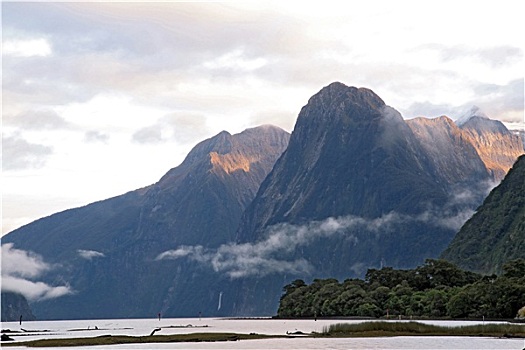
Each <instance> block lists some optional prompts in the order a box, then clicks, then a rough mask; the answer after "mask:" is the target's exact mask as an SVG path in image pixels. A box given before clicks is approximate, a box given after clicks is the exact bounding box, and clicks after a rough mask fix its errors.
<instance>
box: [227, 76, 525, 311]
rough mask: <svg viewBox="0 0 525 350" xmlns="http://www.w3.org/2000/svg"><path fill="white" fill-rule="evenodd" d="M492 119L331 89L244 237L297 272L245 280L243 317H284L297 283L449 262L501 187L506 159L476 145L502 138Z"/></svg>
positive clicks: (272, 178)
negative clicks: (448, 251) (281, 303)
mask: <svg viewBox="0 0 525 350" xmlns="http://www.w3.org/2000/svg"><path fill="white" fill-rule="evenodd" d="M485 122H487V123H489V124H490V123H492V121H491V120H490V119H484V120H483V121H480V122H479V123H478V124H474V119H473V118H470V119H469V120H468V121H466V123H465V124H464V125H462V126H461V127H458V126H457V125H456V124H454V123H453V122H452V120H451V119H449V118H447V117H442V118H437V119H435V120H428V119H417V120H412V121H408V122H407V121H404V120H403V118H402V117H401V115H400V114H399V113H398V112H397V111H396V110H394V109H393V108H392V107H389V106H387V105H386V104H385V103H384V101H382V100H381V98H379V96H377V95H376V94H375V93H374V92H372V91H371V90H368V89H365V88H355V87H348V86H345V85H344V84H341V83H332V84H330V85H329V86H327V87H324V88H323V89H322V90H321V91H319V92H318V93H317V94H316V95H314V96H313V97H312V98H310V100H309V101H308V104H307V105H306V106H304V107H303V108H302V110H301V112H300V114H299V116H298V119H297V123H296V125H295V128H294V131H293V133H292V136H291V138H290V143H289V145H288V148H287V150H286V152H285V153H284V154H283V155H282V156H281V158H279V160H278V161H277V162H276V164H275V166H274V168H273V170H272V172H271V173H270V174H269V175H268V177H267V178H266V179H265V180H264V182H263V183H262V185H261V187H260V189H259V192H258V193H257V196H256V197H255V199H254V200H253V202H252V203H251V204H250V206H249V207H248V208H247V210H246V212H245V213H244V216H243V219H242V220H241V223H240V225H239V229H238V231H237V240H238V242H239V244H247V243H251V244H254V243H253V242H258V243H257V244H263V243H264V242H268V244H272V246H275V247H276V249H275V252H274V254H273V255H272V254H271V253H267V254H266V257H267V258H272V259H275V260H276V261H278V262H279V263H280V265H281V266H289V268H288V269H287V270H283V271H277V270H275V269H274V270H273V271H271V273H270V272H269V271H264V270H260V271H258V274H254V275H253V276H250V277H249V278H246V279H245V280H243V283H242V286H241V288H240V292H239V296H238V300H239V304H238V306H237V309H236V312H237V313H239V314H271V313H272V311H273V312H275V311H274V310H275V307H276V305H277V302H278V298H279V295H280V289H281V288H282V286H283V285H286V284H287V283H289V282H290V281H291V280H293V279H296V278H300V279H304V280H310V279H312V278H314V277H315V278H338V279H345V278H349V277H362V276H363V274H364V273H365V272H366V270H367V269H368V268H378V267H380V266H382V265H385V264H386V265H389V266H393V267H397V268H411V267H414V266H416V265H417V264H420V263H422V262H423V261H424V259H425V258H432V257H437V256H438V255H439V254H440V253H441V252H442V251H443V249H445V248H446V246H447V245H448V243H449V242H450V240H451V239H452V238H453V237H454V234H455V233H456V232H457V229H459V227H460V226H461V224H462V223H463V222H464V221H465V220H466V219H467V218H468V217H469V216H470V215H471V214H472V213H473V210H474V209H475V208H476V207H477V206H478V205H479V204H480V203H481V201H482V200H483V198H484V196H485V195H486V193H487V192H488V190H487V189H488V186H489V184H490V183H492V182H493V181H497V179H498V176H499V172H497V171H493V168H489V167H487V164H489V162H488V161H487V159H490V160H492V159H494V161H493V163H494V164H498V163H497V162H498V161H505V160H506V159H503V158H497V157H494V156H495V155H497V150H496V151H494V152H493V153H490V155H491V156H492V158H491V157H490V156H489V157H488V158H487V159H483V158H482V157H481V156H480V154H479V150H480V149H481V148H482V147H481V146H482V145H480V144H476V142H474V141H476V140H482V139H483V138H484V137H486V135H487V134H490V135H492V133H494V132H500V130H497V131H495V130H493V129H492V128H490V127H489V128H486V126H487V124H486V123H485ZM476 127H480V128H481V130H479V132H478V129H476ZM469 133H472V135H473V136H470V134H469ZM476 133H478V134H477V135H479V138H478V139H476V138H475V137H474V135H475V134H476ZM467 135H468V137H467ZM507 136H508V135H507ZM511 136H512V135H511ZM505 137H506V136H505V135H503V136H502V137H501V139H504V138H505ZM501 147H502V148H504V147H505V145H504V144H503V143H502V144H501ZM504 151H505V150H504ZM520 152H521V153H523V149H521V151H520ZM510 153H512V152H510ZM517 156H518V154H516V156H515V157H517ZM490 165H492V163H490ZM504 167H505V165H502V166H501V169H503V168H504ZM276 241H277V242H282V244H279V243H275V242H276ZM285 246H286V247H285Z"/></svg>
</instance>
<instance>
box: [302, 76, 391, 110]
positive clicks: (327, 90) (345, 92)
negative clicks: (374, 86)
mask: <svg viewBox="0 0 525 350" xmlns="http://www.w3.org/2000/svg"><path fill="white" fill-rule="evenodd" d="M342 100H351V101H352V102H354V103H363V102H365V103H366V104H369V105H371V106H374V107H376V108H380V107H382V106H384V104H385V103H384V102H383V100H382V99H381V98H380V97H379V96H378V95H376V94H375V93H374V92H373V91H372V90H370V89H367V88H357V87H355V86H347V85H345V84H343V83H340V82H333V83H331V84H329V85H328V86H325V87H324V88H322V89H321V90H320V91H319V92H318V93H317V94H315V95H314V96H312V98H311V99H310V101H309V103H310V102H314V101H319V102H325V103H333V102H336V103H340V102H341V101H342Z"/></svg>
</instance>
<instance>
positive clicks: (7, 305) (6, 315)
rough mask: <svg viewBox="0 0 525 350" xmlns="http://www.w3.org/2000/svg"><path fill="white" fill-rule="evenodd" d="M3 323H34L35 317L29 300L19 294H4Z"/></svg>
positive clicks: (2, 297)
mask: <svg viewBox="0 0 525 350" xmlns="http://www.w3.org/2000/svg"><path fill="white" fill-rule="evenodd" d="M1 299H2V322H12V321H19V322H23V321H34V320H35V319H36V317H35V315H33V312H32V311H31V308H30V307H29V304H28V303H27V299H26V298H25V297H24V296H23V295H21V294H18V293H13V292H2V295H1Z"/></svg>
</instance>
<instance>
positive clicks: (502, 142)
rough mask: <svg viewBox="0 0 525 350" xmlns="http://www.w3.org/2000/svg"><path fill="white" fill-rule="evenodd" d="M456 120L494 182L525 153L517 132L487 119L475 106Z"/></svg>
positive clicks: (500, 178) (498, 122)
mask: <svg viewBox="0 0 525 350" xmlns="http://www.w3.org/2000/svg"><path fill="white" fill-rule="evenodd" d="M456 123H457V125H458V126H459V127H460V128H461V130H462V131H463V134H464V138H465V139H467V140H468V142H470V143H471V144H472V145H473V146H474V148H475V149H476V151H477V153H478V155H479V157H480V158H481V160H482V161H483V163H484V164H485V167H486V168H487V170H488V171H489V172H490V173H491V175H492V177H493V178H494V180H495V181H496V182H500V181H501V180H502V179H503V178H504V177H505V175H506V174H507V172H508V171H509V169H510V167H512V165H513V164H514V162H515V161H516V159H517V158H518V157H519V156H520V155H522V154H523V153H525V152H524V144H523V142H522V140H521V139H520V136H519V135H517V134H515V133H512V132H510V131H509V130H508V129H507V128H506V127H505V125H503V123H501V122H500V121H498V120H491V119H489V117H488V116H487V115H486V114H485V113H483V112H482V111H481V110H480V109H479V108H478V107H476V106H473V107H472V108H471V109H470V111H468V112H467V113H465V114H464V115H463V116H462V117H461V118H459V119H458V120H457V121H456Z"/></svg>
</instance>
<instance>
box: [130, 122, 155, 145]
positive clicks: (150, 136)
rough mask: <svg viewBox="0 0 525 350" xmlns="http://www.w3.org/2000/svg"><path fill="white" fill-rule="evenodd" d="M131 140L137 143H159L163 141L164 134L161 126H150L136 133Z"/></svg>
mask: <svg viewBox="0 0 525 350" xmlns="http://www.w3.org/2000/svg"><path fill="white" fill-rule="evenodd" d="M131 139H132V141H133V142H137V143H159V142H161V141H162V132H161V129H160V126H158V125H154V126H148V127H145V128H142V129H140V130H138V131H136V132H135V133H134V134H133V135H132V136H131Z"/></svg>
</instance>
